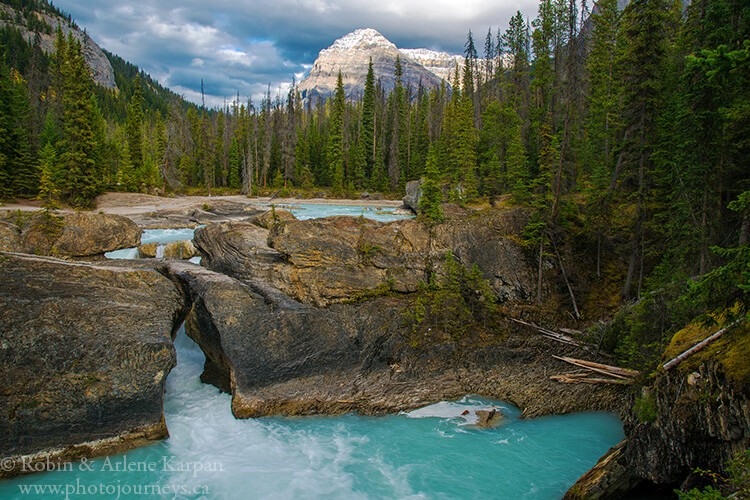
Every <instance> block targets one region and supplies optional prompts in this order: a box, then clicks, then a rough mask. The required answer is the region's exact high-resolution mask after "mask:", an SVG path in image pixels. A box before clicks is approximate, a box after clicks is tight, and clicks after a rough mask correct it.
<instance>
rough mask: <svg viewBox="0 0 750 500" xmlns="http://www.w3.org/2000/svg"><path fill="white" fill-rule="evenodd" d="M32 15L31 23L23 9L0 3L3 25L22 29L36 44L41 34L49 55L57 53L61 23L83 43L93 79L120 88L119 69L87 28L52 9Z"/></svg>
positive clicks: (24, 35) (63, 30) (84, 53)
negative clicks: (56, 43) (115, 69)
mask: <svg viewBox="0 0 750 500" xmlns="http://www.w3.org/2000/svg"><path fill="white" fill-rule="evenodd" d="M32 16H33V17H34V19H33V20H32V21H31V22H29V19H28V18H27V17H26V16H24V15H23V13H22V12H21V11H17V10H15V9H13V8H12V7H10V6H9V5H6V4H4V3H0V27H2V26H6V25H10V26H13V27H15V28H18V29H19V30H21V34H22V35H23V37H24V38H25V39H26V40H27V41H28V42H29V43H32V44H33V43H34V38H35V37H36V36H37V35H38V36H39V43H40V45H41V47H42V50H43V51H44V52H46V53H47V54H53V53H54V52H55V30H57V27H58V26H60V29H61V30H62V32H63V34H64V35H65V36H66V37H67V36H68V34H69V33H71V32H72V33H73V36H74V37H76V38H77V39H78V40H79V41H80V42H81V47H82V48H83V56H84V58H85V59H86V64H87V65H88V67H89V69H90V70H91V77H92V78H93V80H94V81H95V82H96V83H97V84H98V85H101V86H102V87H105V88H108V89H117V84H116V83H115V72H114V70H113V69H112V65H111V64H110V62H109V59H108V58H107V56H106V55H105V54H104V51H103V50H102V49H101V47H99V46H98V45H97V44H96V42H94V40H92V39H91V37H90V36H88V35H87V34H86V32H85V31H81V30H80V29H79V28H78V27H77V26H76V25H75V23H73V22H72V21H70V20H68V19H65V18H63V17H61V16H59V15H57V14H54V13H52V12H49V11H44V12H34V11H31V12H29V13H28V17H32ZM32 25H35V26H37V27H43V29H40V30H32V29H29V26H32Z"/></svg>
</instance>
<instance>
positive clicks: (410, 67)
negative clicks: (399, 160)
mask: <svg viewBox="0 0 750 500" xmlns="http://www.w3.org/2000/svg"><path fill="white" fill-rule="evenodd" d="M397 57H398V58H400V60H401V68H402V70H403V76H402V81H403V84H404V86H408V85H411V86H412V87H414V88H416V87H417V86H418V85H419V84H420V82H421V83H422V85H424V86H425V87H433V86H439V85H440V83H441V81H442V80H443V79H445V80H446V81H447V80H448V77H449V76H450V75H451V74H452V72H453V71H455V67H456V65H463V58H462V57H461V56H452V55H450V54H447V53H445V52H436V51H432V50H427V49H401V50H400V49H399V48H398V47H396V45H394V44H393V43H392V42H391V41H390V40H388V39H387V38H386V37H384V36H383V35H382V34H380V33H379V32H378V31H377V30H374V29H372V28H363V29H358V30H355V31H353V32H351V33H349V34H348V35H346V36H344V37H342V38H339V39H338V40H336V41H335V42H333V44H332V45H331V46H330V47H328V48H327V49H323V50H321V51H320V54H319V55H318V58H317V59H316V60H315V63H314V64H313V67H312V70H311V71H310V75H309V76H308V77H307V78H305V79H304V80H302V82H300V85H299V90H300V92H301V94H302V97H303V98H307V99H313V100H318V99H327V98H328V97H329V96H330V95H333V93H334V92H335V90H336V80H337V78H338V73H339V71H341V76H342V80H343V82H344V90H345V91H346V95H347V97H355V96H356V95H358V94H360V95H361V94H362V93H363V92H364V87H365V79H366V78H367V69H368V67H369V63H370V58H372V66H373V70H374V72H375V78H376V79H380V82H381V83H382V85H383V87H384V88H385V90H386V92H388V91H390V90H391V89H393V87H394V86H395V83H396V77H395V74H394V72H395V67H396V58H397Z"/></svg>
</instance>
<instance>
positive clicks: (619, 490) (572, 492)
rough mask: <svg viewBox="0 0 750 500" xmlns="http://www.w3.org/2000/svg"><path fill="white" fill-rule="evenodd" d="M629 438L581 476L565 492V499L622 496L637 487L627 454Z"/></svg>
mask: <svg viewBox="0 0 750 500" xmlns="http://www.w3.org/2000/svg"><path fill="white" fill-rule="evenodd" d="M626 445H627V440H623V441H621V442H620V444H618V445H617V446H614V447H612V448H610V449H609V451H608V452H607V453H606V454H605V455H604V456H603V457H602V458H600V459H599V461H598V462H597V463H596V465H594V466H593V467H592V468H591V470H589V471H588V472H587V473H586V474H584V475H583V476H581V478H580V479H579V480H578V481H576V483H575V484H574V485H573V486H571V488H570V489H569V490H568V491H567V492H566V493H565V496H564V497H563V500H599V499H601V498H622V497H623V496H625V494H626V493H628V492H629V491H630V490H632V489H633V488H634V487H636V486H637V485H638V484H639V483H640V482H641V480H640V479H638V478H637V477H636V476H635V475H634V474H633V473H632V472H631V471H630V468H629V467H628V464H627V459H626V456H625V447H626Z"/></svg>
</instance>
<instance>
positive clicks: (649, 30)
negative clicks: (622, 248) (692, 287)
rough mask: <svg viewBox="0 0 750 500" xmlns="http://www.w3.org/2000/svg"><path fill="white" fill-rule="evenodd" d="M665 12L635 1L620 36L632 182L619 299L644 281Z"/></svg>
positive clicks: (663, 6)
mask: <svg viewBox="0 0 750 500" xmlns="http://www.w3.org/2000/svg"><path fill="white" fill-rule="evenodd" d="M669 13H670V9H669V6H668V4H667V2H666V0H634V1H633V2H632V3H631V4H630V5H628V7H627V8H626V10H625V13H624V21H623V22H624V26H625V27H624V33H623V34H624V36H625V37H626V38H627V39H629V43H628V45H627V50H626V51H625V53H624V55H623V67H624V76H625V81H626V87H625V102H626V106H625V107H624V109H623V115H624V120H625V123H626V127H627V128H628V129H629V130H632V132H633V133H632V136H633V140H632V142H630V143H629V147H630V150H629V155H628V156H629V161H628V163H627V167H628V174H629V176H632V177H634V178H635V186H634V187H635V191H634V192H632V191H631V192H632V195H633V198H634V200H633V201H634V202H635V206H636V214H635V217H634V220H633V225H632V229H631V231H630V258H629V264H628V272H627V276H626V279H625V285H624V286H623V292H622V294H623V298H624V299H625V300H629V299H630V297H631V294H632V292H633V290H632V287H633V284H634V280H635V273H636V270H638V271H639V278H638V284H637V287H636V295H637V296H640V294H641V285H642V281H643V280H642V278H643V275H644V271H645V270H644V266H643V263H644V259H645V255H644V249H645V236H646V235H645V229H646V219H647V217H648V214H647V212H646V204H647V199H646V198H647V196H648V194H649V182H650V181H651V173H652V171H653V168H654V164H653V160H654V158H653V154H654V151H655V147H656V146H657V142H658V136H657V129H656V125H657V118H658V116H659V114H660V108H661V105H662V103H663V102H664V99H663V96H662V90H663V86H664V82H665V76H666V75H665V64H666V58H667V50H668V45H667V33H666V30H667V28H668V27H669V26H670V23H669Z"/></svg>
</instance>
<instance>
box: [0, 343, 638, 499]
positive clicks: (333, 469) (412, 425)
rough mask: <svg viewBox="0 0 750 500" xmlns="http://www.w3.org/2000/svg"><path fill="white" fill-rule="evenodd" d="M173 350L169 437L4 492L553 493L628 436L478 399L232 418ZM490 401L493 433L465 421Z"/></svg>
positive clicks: (613, 421) (185, 346)
mask: <svg viewBox="0 0 750 500" xmlns="http://www.w3.org/2000/svg"><path fill="white" fill-rule="evenodd" d="M176 346H177V356H178V364H177V367H176V368H175V369H174V370H173V371H172V373H171V374H170V375H169V378H168V381H167V393H166V399H165V405H164V413H165V417H166V420H167V426H168V427H169V432H170V438H169V439H166V440H164V441H162V442H160V443H157V444H154V445H152V446H148V447H146V448H140V449H137V450H133V451H131V452H128V453H126V454H124V455H115V456H111V457H108V458H101V459H97V460H94V461H87V462H85V463H74V464H71V468H72V470H67V471H55V472H47V473H41V474H34V475H29V476H24V477H21V478H16V479H13V480H9V481H4V482H1V483H0V498H66V496H65V492H66V491H68V492H72V493H73V494H71V495H68V498H116V497H118V495H119V498H141V499H142V498H186V499H187V498H225V499H234V498H238V499H240V498H264V499H265V498H267V499H272V498H273V499H298V498H299V499H317V498H325V499H330V498H333V499H352V498H360V499H365V498H367V499H369V498H373V499H375V498H414V499H417V498H436V499H444V498H445V499H447V498H509V499H513V498H528V499H556V498H560V497H561V496H562V495H563V494H564V492H565V491H566V490H567V488H568V487H570V485H572V484H573V483H574V482H575V480H576V479H578V477H580V476H581V475H582V474H583V473H584V472H586V470H588V469H589V468H590V467H591V466H592V465H594V463H596V461H597V460H598V459H599V457H600V456H601V455H603V454H604V453H605V452H606V451H607V449H608V448H609V447H611V446H613V445H615V444H616V443H617V442H619V441H620V440H621V439H622V437H623V432H622V425H621V423H620V421H619V420H618V419H617V418H616V417H615V416H613V415H609V414H605V413H589V414H578V415H567V416H557V417H546V418H539V419H534V420H520V419H518V415H519V411H518V409H516V408H514V407H512V406H510V405H507V404H504V403H502V402H497V401H490V400H487V399H483V398H479V397H474V396H466V397H464V398H463V399H461V400H460V401H457V402H445V403H439V404H437V405H432V406H430V407H427V408H424V409H421V410H417V411H414V412H411V413H409V414H401V415H391V416H384V417H361V416H355V415H345V416H340V417H304V418H301V417H300V418H262V419H255V420H235V419H234V418H233V417H232V414H231V411H230V397H229V396H228V395H227V394H221V393H220V392H219V391H218V390H217V389H216V388H214V387H213V386H210V385H205V384H203V383H201V382H200V380H199V376H200V373H201V370H202V366H203V360H204V357H203V353H202V352H201V351H200V350H199V349H198V347H197V346H196V345H195V343H193V342H192V340H190V339H188V338H187V337H186V336H185V334H184V332H183V331H181V332H180V333H179V335H178V338H177V341H176ZM487 406H494V407H497V408H499V409H500V411H502V412H503V413H504V414H506V418H505V421H504V423H503V424H502V425H500V426H499V427H497V428H495V429H486V430H479V429H475V428H473V427H472V426H469V425H466V423H467V422H466V421H465V420H464V418H462V417H461V416H460V415H461V413H462V412H463V410H466V409H470V410H473V409H476V408H485V407H487ZM22 488H25V489H27V490H28V491H29V493H26V494H24V492H23V491H24V490H23V489H22ZM35 488H36V489H35ZM49 488H58V489H59V492H58V493H54V492H52V490H50V489H49ZM92 492H93V493H92Z"/></svg>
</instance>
